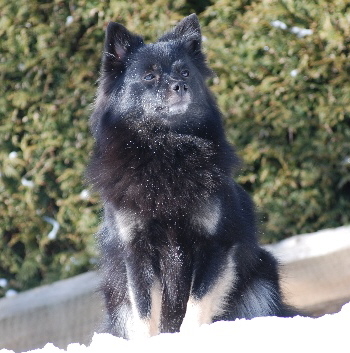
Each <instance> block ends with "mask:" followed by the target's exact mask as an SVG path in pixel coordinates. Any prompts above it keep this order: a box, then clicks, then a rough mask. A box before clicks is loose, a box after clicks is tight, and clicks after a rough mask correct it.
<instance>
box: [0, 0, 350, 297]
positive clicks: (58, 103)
mask: <svg viewBox="0 0 350 353" xmlns="http://www.w3.org/2000/svg"><path fill="white" fill-rule="evenodd" d="M193 11H203V12H201V13H200V15H199V17H200V21H201V23H202V25H203V36H204V48H205V51H206V53H207V55H208V60H209V62H210V65H211V67H213V68H214V70H215V72H216V73H217V77H215V78H214V79H213V80H212V82H211V86H212V89H213V90H214V92H215V94H216V96H217V98H218V103H219V105H220V107H221V109H222V111H223V113H224V117H225V124H226V128H227V133H228V136H229V139H230V140H231V142H232V143H233V144H234V145H235V146H236V147H237V151H238V153H239V155H240V156H241V157H242V159H243V161H244V164H243V168H242V170H241V172H240V174H239V179H238V180H239V182H240V183H241V184H242V185H243V186H244V187H245V188H246V189H247V190H248V191H249V192H250V193H251V194H252V196H253V197H254V200H255V202H256V203H257V205H258V210H259V212H260V213H261V215H262V216H263V217H262V220H263V224H262V228H263V229H264V233H265V236H264V237H263V240H264V241H272V240H277V239H282V238H284V237H287V236H289V235H292V234H296V233H300V232H309V231H314V230H317V229H320V228H326V227H333V226H338V225H342V224H345V223H349V222H350V212H349V208H350V115H349V114H350V103H349V102H350V98H349V97H350V85H349V73H350V60H349V53H350V1H348V0H346V1H344V0H341V1H340V0H338V1H332V2H330V1H326V0H318V1H314V2H301V1H292V0H261V1H254V2H253V1H244V0H240V1H239V0H233V1H232V0H219V1H215V2H214V1H211V2H210V1H208V0H203V1H197V2H196V1H192V0H191V1H190V0H189V1H185V0H176V1H172V2H167V1H165V0H156V1H149V0H139V1H123V0H121V1H101V0H79V1H76V0H74V1H57V0H47V1H27V0H18V1H5V0H0V38H1V40H0V79H1V82H2V85H1V86H0V121H1V124H0V138H1V146H0V173H1V174H0V205H1V212H0V248H1V251H0V278H6V279H7V280H8V285H7V286H6V288H1V287H0V295H1V294H3V293H4V292H5V291H6V289H8V288H14V289H18V290H23V289H26V288H30V287H32V286H35V285H38V284H40V283H49V282H52V281H54V280H57V279H60V278H65V277H68V276H72V275H74V274H77V273H80V272H82V271H85V270H87V269H89V268H91V267H92V266H93V262H94V261H93V260H94V258H95V256H96V252H95V247H94V240H93V233H94V232H95V231H96V230H97V226H98V222H99V209H100V206H99V203H98V199H97V197H96V196H95V195H93V194H91V192H88V191H87V186H86V185H85V184H84V181H83V174H84V169H85V166H86V163H87V161H88V154H89V151H90V150H91V148H92V143H93V141H92V138H91V136H90V133H89V131H88V117H89V115H90V112H91V104H92V103H93V100H94V94H95V90H96V80H97V78H98V71H99V65H100V58H101V53H102V44H103V38H104V29H105V27H106V25H107V23H108V22H109V21H117V22H121V23H123V24H124V25H126V26H127V27H128V28H129V29H130V30H131V31H133V32H136V33H141V34H142V35H143V36H144V37H145V39H146V41H149V40H154V39H155V38H156V37H157V36H158V35H160V34H161V33H163V32H164V31H165V30H167V29H169V27H170V26H172V25H174V24H175V23H176V22H177V21H178V20H180V19H181V18H182V17H183V16H184V15H188V14H189V13H191V12H193ZM277 21H279V22H277ZM58 225H59V228H58V229H57V227H58Z"/></svg>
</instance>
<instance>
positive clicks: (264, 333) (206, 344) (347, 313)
mask: <svg viewBox="0 0 350 353" xmlns="http://www.w3.org/2000/svg"><path fill="white" fill-rule="evenodd" d="M349 324H350V303H348V304H346V305H344V306H343V308H342V310H341V311H340V312H339V313H337V314H332V315H325V316H323V317H320V318H308V317H300V316H298V317H295V318H277V317H260V318H255V319H252V320H245V319H241V320H236V321H234V322H224V321H221V322H216V323H214V324H211V325H203V326H201V327H200V328H197V329H193V331H192V332H191V333H173V334H170V333H168V334H161V335H158V336H154V337H151V338H147V339H140V340H135V341H126V340H124V339H122V338H117V337H114V336H112V335H109V334H106V333H100V334H95V335H94V337H93V339H92V342H91V344H90V345H89V346H85V345H81V344H78V343H73V344H70V345H68V347H67V349H66V350H62V349H59V348H57V347H55V346H54V345H53V344H52V343H48V344H47V345H46V346H45V347H44V348H42V349H36V350H33V351H30V352H35V353H64V352H67V353H100V352H104V353H117V352H123V353H131V352H132V353H134V352H135V353H136V352H137V353H138V352H142V351H143V352H152V353H158V352H159V353H164V352H170V353H172V352H188V351H189V350H191V351H198V352H201V353H202V352H203V353H205V352H233V351H234V352H237V353H238V352H269V353H274V352H276V353H277V352H278V353H279V352H284V353H288V352H293V353H294V352H337V353H341V352H347V353H348V352H350V341H349V338H348V335H349V327H350V326H349ZM0 353H13V352H12V351H9V350H6V349H2V350H0Z"/></svg>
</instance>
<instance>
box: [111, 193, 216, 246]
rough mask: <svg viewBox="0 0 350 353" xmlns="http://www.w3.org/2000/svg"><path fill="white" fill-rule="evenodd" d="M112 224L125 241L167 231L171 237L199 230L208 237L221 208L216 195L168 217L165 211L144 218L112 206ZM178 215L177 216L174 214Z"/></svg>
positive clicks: (163, 233) (157, 234) (213, 232)
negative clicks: (156, 216) (162, 213)
mask: <svg viewBox="0 0 350 353" xmlns="http://www.w3.org/2000/svg"><path fill="white" fill-rule="evenodd" d="M113 217H114V222H113V223H114V227H115V230H116V231H117V234H118V235H119V237H120V239H121V240H122V241H123V242H124V243H129V242H131V241H132V240H134V239H135V237H140V236H144V235H146V236H147V235H149V237H157V236H158V237H165V236H169V234H171V236H172V237H174V238H181V237H182V236H186V237H188V235H189V233H191V234H201V236H205V237H210V236H213V235H215V233H216V232H217V230H218V227H219V224H220V219H221V217H222V209H221V204H220V201H219V199H217V198H212V199H211V200H209V201H207V202H200V203H197V204H196V205H195V206H194V207H193V209H191V210H187V213H186V214H182V215H176V216H175V217H172V215H170V214H169V213H168V214H167V215H165V216H161V217H159V218H148V217H144V216H143V215H142V214H140V213H138V212H135V211H134V210H131V209H122V210H116V209H115V210H114V212H113ZM177 217H178V218H177Z"/></svg>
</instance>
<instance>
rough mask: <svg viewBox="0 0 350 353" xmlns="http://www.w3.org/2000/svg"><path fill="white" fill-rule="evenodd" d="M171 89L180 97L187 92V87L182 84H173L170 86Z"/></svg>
mask: <svg viewBox="0 0 350 353" xmlns="http://www.w3.org/2000/svg"><path fill="white" fill-rule="evenodd" d="M171 88H172V89H173V91H175V92H176V93H177V94H178V95H180V96H183V95H184V94H185V93H186V91H187V90H188V86H187V85H186V83H184V82H175V83H173V84H172V86H171Z"/></svg>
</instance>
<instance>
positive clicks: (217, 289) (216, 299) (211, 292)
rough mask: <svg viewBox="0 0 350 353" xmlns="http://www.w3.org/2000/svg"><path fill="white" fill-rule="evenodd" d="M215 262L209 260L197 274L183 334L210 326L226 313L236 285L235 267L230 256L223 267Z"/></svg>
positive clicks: (181, 329)
mask: <svg viewBox="0 0 350 353" xmlns="http://www.w3.org/2000/svg"><path fill="white" fill-rule="evenodd" d="M215 260H216V259H213V258H212V259H208V262H207V266H202V268H201V271H198V272H197V277H196V278H195V280H194V283H193V288H192V291H191V295H190V298H189V300H188V302H187V308H186V315H185V317H184V319H183V322H182V324H181V328H180V331H181V332H191V331H192V330H193V329H194V328H196V327H199V326H201V325H203V324H210V323H212V322H213V318H214V317H215V316H218V315H220V314H222V313H223V312H224V311H225V306H226V298H227V296H228V295H229V293H230V291H231V290H232V288H233V286H234V283H235V276H236V275H235V267H234V263H233V260H232V259H231V257H230V256H228V257H227V260H226V263H225V262H224V263H223V266H219V264H218V263H217V261H215ZM220 267H222V268H221V269H220ZM213 277H214V278H215V280H213Z"/></svg>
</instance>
